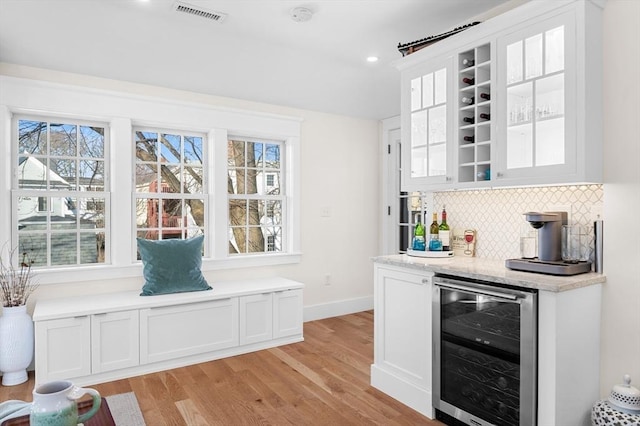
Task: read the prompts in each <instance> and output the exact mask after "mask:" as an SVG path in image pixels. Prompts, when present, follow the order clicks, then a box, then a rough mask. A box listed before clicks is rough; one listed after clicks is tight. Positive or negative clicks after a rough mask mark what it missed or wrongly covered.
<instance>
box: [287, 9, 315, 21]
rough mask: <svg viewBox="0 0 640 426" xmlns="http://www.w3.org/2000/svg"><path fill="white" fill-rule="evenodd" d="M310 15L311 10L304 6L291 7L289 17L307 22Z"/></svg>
mask: <svg viewBox="0 0 640 426" xmlns="http://www.w3.org/2000/svg"><path fill="white" fill-rule="evenodd" d="M312 16H313V12H312V11H311V9H307V8H306V7H294V8H293V9H291V19H293V20H294V21H296V22H307V21H308V20H310V19H311V17H312Z"/></svg>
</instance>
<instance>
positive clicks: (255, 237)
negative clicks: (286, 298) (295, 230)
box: [227, 137, 286, 255]
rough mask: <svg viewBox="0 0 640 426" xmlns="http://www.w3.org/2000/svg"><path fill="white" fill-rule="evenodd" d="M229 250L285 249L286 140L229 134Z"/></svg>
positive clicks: (242, 251) (281, 250) (258, 250)
mask: <svg viewBox="0 0 640 426" xmlns="http://www.w3.org/2000/svg"><path fill="white" fill-rule="evenodd" d="M227 148H228V149H227V165H228V166H227V167H228V176H227V181H228V182H227V188H228V199H229V204H228V208H229V210H228V214H229V224H228V225H229V226H228V232H229V254H230V255H234V254H259V253H267V252H283V251H286V248H285V247H283V241H284V238H283V235H282V232H283V229H284V226H285V222H286V218H285V217H284V212H285V211H286V209H285V208H284V202H285V200H286V198H285V188H284V185H283V182H285V179H284V167H283V164H284V161H283V158H282V155H283V153H284V151H285V150H284V143H283V142H277V141H264V140H258V139H248V138H239V137H229V140H228V143H227Z"/></svg>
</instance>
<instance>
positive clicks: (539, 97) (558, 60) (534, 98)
mask: <svg viewBox="0 0 640 426" xmlns="http://www.w3.org/2000/svg"><path fill="white" fill-rule="evenodd" d="M571 34H572V24H571V21H570V20H568V19H565V18H562V19H554V20H549V21H545V22H543V23H541V24H539V25H537V26H535V27H530V28H528V29H527V30H525V31H522V32H520V33H518V34H514V35H512V36H510V37H507V38H505V39H503V40H502V43H501V46H502V50H501V52H502V62H501V75H500V77H501V78H500V79H501V81H500V85H501V87H502V88H503V89H504V90H505V101H504V107H503V108H502V109H501V110H502V111H503V116H502V117H501V122H502V123H503V129H505V131H504V132H503V137H504V145H503V156H504V158H503V167H504V171H505V172H506V173H508V174H509V173H511V176H518V174H517V173H518V171H524V170H526V169H534V168H536V169H538V168H541V167H551V168H560V167H573V165H574V163H575V158H574V153H575V134H573V133H570V132H571V130H570V129H571V128H572V127H571V126H572V123H573V122H574V120H575V114H572V113H571V110H568V109H566V107H565V99H575V97H571V95H572V94H573V93H575V88H574V86H575V82H574V81H572V80H574V79H572V78H571V76H572V75H574V74H573V70H572V69H571V65H569V64H572V63H575V62H574V61H571V60H567V59H568V55H573V53H572V52H573V49H571V48H567V46H570V44H569V42H570V40H569V39H570V38H571Z"/></svg>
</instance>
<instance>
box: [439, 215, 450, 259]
mask: <svg viewBox="0 0 640 426" xmlns="http://www.w3.org/2000/svg"><path fill="white" fill-rule="evenodd" d="M438 229H439V231H440V241H441V242H442V250H444V251H449V250H451V247H450V245H449V233H450V230H449V225H448V224H447V211H446V210H445V206H444V205H443V206H442V223H440V226H439V227H438Z"/></svg>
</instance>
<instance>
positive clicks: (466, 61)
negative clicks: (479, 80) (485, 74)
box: [462, 58, 475, 67]
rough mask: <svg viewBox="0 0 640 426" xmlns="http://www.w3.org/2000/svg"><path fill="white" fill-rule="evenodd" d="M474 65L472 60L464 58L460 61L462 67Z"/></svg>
mask: <svg viewBox="0 0 640 426" xmlns="http://www.w3.org/2000/svg"><path fill="white" fill-rule="evenodd" d="M474 63H475V61H474V60H473V59H469V58H464V59H463V60H462V65H464V66H465V67H472V66H473V64H474Z"/></svg>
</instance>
